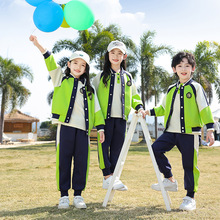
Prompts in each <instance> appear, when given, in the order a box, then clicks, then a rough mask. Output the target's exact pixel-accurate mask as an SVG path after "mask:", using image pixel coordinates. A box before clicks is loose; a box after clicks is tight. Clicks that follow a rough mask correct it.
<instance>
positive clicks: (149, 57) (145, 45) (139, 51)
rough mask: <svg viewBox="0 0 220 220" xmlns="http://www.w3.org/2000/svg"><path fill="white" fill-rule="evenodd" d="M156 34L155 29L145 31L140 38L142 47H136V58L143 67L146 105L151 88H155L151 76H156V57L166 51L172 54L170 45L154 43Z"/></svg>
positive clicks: (142, 96) (142, 80)
mask: <svg viewBox="0 0 220 220" xmlns="http://www.w3.org/2000/svg"><path fill="white" fill-rule="evenodd" d="M155 34H156V33H155V31H148V32H145V33H144V34H143V35H142V36H141V38H140V47H139V48H136V51H135V55H136V59H137V61H138V62H139V64H140V67H141V98H142V101H143V104H144V105H145V102H146V101H149V100H150V99H151V97H152V96H151V95H152V94H151V90H153V87H152V85H151V84H150V82H151V78H152V77H154V74H153V71H154V70H155V66H154V62H155V58H157V57H159V56H160V55H162V54H165V53H170V54H172V50H171V47H170V46H166V45H160V46H157V45H155V44H154V43H153V38H154V36H155ZM160 70H162V68H160ZM163 72H164V71H162V72H161V73H158V74H159V75H160V76H159V77H158V79H160V78H161V77H163Z"/></svg>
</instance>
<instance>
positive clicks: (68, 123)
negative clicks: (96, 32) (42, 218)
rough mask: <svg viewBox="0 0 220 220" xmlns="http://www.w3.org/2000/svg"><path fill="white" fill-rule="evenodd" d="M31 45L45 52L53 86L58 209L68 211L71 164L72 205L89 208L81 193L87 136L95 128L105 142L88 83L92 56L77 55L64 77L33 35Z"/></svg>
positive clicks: (84, 172)
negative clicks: (59, 193) (58, 192)
mask: <svg viewBox="0 0 220 220" xmlns="http://www.w3.org/2000/svg"><path fill="white" fill-rule="evenodd" d="M30 41H32V42H33V43H34V45H35V46H36V47H37V48H38V49H39V50H40V51H41V52H42V54H43V56H44V58H45V62H46V66H47V69H48V71H49V74H50V76H51V79H52V82H53V85H54V94H53V102H52V120H53V123H56V124H58V126H57V138H56V147H57V157H56V178H57V187H58V190H59V191H60V192H61V198H60V199H59V205H58V208H59V209H66V208H69V194H68V190H69V189H70V186H71V164H72V161H74V166H73V175H72V188H73V190H74V199H73V205H74V206H75V207H76V208H80V209H81V208H86V204H85V202H84V200H83V198H82V196H81V193H82V190H84V189H85V187H86V182H87V176H88V166H89V153H90V148H89V136H88V135H89V134H90V130H91V129H92V128H93V126H96V127H97V130H98V131H99V136H100V143H102V142H104V139H105V136H104V118H103V114H102V111H101V109H100V106H99V103H98V99H97V97H96V95H95V91H94V89H93V87H92V86H91V84H90V80H89V60H90V58H89V55H88V54H86V53H85V52H83V51H75V52H74V53H73V54H72V55H71V57H70V59H69V61H68V63H67V68H66V70H65V72H64V74H63V73H62V69H61V67H60V66H58V65H57V64H56V62H55V60H54V58H53V55H52V54H51V53H50V52H49V51H47V50H45V49H44V48H43V47H42V46H41V45H40V44H39V42H38V40H37V37H36V36H33V35H31V36H30Z"/></svg>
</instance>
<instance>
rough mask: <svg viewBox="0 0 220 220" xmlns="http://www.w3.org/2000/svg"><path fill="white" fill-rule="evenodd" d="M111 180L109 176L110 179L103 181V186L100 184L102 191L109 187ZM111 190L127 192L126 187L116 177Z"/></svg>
mask: <svg viewBox="0 0 220 220" xmlns="http://www.w3.org/2000/svg"><path fill="white" fill-rule="evenodd" d="M111 179H112V176H110V177H109V178H107V179H105V178H104V179H103V184H102V188H103V189H108V187H109V185H110V182H111ZM112 189H114V190H119V191H126V190H128V187H127V186H125V185H124V184H123V183H122V182H121V180H119V178H117V177H116V179H115V182H114V184H113V187H112Z"/></svg>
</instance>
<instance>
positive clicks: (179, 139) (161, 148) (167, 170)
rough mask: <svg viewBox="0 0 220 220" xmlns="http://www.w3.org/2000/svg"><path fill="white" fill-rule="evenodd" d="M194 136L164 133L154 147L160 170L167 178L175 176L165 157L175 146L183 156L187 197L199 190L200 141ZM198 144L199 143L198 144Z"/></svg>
mask: <svg viewBox="0 0 220 220" xmlns="http://www.w3.org/2000/svg"><path fill="white" fill-rule="evenodd" d="M194 138H195V136H194V135H189V134H180V133H170V132H164V133H163V134H162V135H161V136H160V137H159V138H158V139H157V140H156V141H155V142H154V143H153V145H152V149H153V152H154V155H155V159H156V161H157V164H158V167H159V170H160V172H161V173H163V175H164V177H165V178H169V177H171V176H173V174H172V172H171V165H170V163H169V161H168V159H167V157H166V156H165V153H166V152H168V151H170V150H171V149H172V148H173V147H174V146H175V145H176V146H177V148H178V149H179V151H180V153H181V154H182V165H183V169H184V186H185V189H186V190H187V195H188V196H190V197H193V195H194V192H196V191H197V189H198V179H199V169H198V167H197V154H198V147H199V140H198V141H197V139H196V140H194ZM197 142H198V143H197Z"/></svg>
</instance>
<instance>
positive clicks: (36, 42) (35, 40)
mask: <svg viewBox="0 0 220 220" xmlns="http://www.w3.org/2000/svg"><path fill="white" fill-rule="evenodd" d="M29 40H30V41H31V42H33V44H34V45H35V46H36V44H38V40H37V37H36V36H34V35H31V36H30V37H29Z"/></svg>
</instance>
